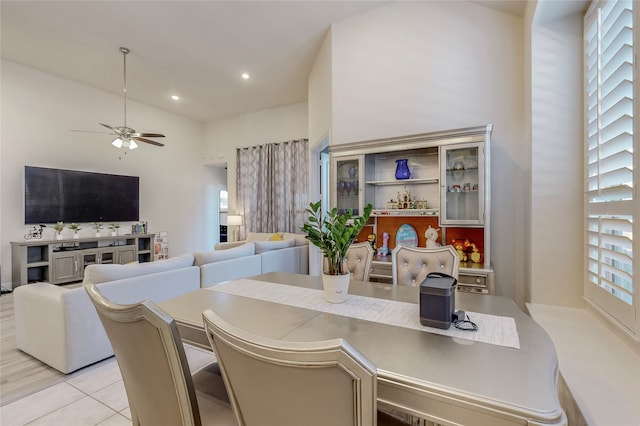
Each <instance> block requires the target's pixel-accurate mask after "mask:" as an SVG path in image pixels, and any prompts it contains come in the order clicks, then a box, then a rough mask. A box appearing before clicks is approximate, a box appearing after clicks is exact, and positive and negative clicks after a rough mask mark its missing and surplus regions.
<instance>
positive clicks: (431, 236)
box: [424, 225, 441, 248]
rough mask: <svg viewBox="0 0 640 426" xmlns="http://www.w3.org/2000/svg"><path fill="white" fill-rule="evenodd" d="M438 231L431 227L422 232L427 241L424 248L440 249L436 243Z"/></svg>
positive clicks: (438, 229)
mask: <svg viewBox="0 0 640 426" xmlns="http://www.w3.org/2000/svg"><path fill="white" fill-rule="evenodd" d="M438 231H440V228H437V229H436V228H432V227H431V225H429V227H428V228H427V230H426V231H424V236H425V238H426V239H427V244H426V246H425V247H426V248H436V247H440V245H441V244H440V243H439V242H438Z"/></svg>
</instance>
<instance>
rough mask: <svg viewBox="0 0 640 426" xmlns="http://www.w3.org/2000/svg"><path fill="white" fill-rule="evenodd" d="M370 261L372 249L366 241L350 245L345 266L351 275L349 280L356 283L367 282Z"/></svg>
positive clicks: (371, 259)
mask: <svg viewBox="0 0 640 426" xmlns="http://www.w3.org/2000/svg"><path fill="white" fill-rule="evenodd" d="M372 261H373V247H371V244H369V243H368V242H367V241H365V242H363V243H354V244H351V245H350V246H349V248H348V249H347V255H346V256H345V262H346V264H347V265H346V266H347V269H348V270H349V272H350V273H351V278H352V279H354V280H356V281H369V272H371V262H372Z"/></svg>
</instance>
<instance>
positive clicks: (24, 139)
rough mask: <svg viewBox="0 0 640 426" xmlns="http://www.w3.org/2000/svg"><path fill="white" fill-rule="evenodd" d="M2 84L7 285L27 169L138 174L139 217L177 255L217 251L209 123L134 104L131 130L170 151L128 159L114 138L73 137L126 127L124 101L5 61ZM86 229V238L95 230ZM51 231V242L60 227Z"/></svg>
mask: <svg viewBox="0 0 640 426" xmlns="http://www.w3.org/2000/svg"><path fill="white" fill-rule="evenodd" d="M1 78H2V80H1V84H2V93H1V96H2V97H1V107H2V111H1V114H2V115H1V119H2V130H1V139H0V142H1V145H0V153H1V160H0V166H1V168H0V170H1V178H2V181H1V189H2V194H1V205H2V221H1V223H0V235H1V238H0V242H1V250H2V253H1V257H2V265H3V267H2V285H3V286H6V287H10V285H9V284H8V283H9V282H10V280H11V268H10V265H11V250H10V244H9V242H10V241H23V235H24V234H25V233H26V232H27V231H28V230H29V229H30V228H31V226H26V225H25V224H24V199H23V197H24V195H23V193H24V166H25V165H33V166H43V167H54V168H67V169H75V170H86V171H93V172H100V173H114V174H125V175H134V176H139V177H140V218H141V220H146V221H148V223H149V229H150V231H152V232H155V231H167V232H168V238H169V254H170V256H175V255H178V254H182V253H187V252H192V251H194V250H204V249H207V248H212V247H213V244H214V242H215V241H214V238H215V230H216V229H217V225H218V218H217V214H215V212H216V208H217V206H216V202H217V201H216V199H217V192H216V191H213V190H212V189H211V188H212V187H213V186H215V185H219V184H220V183H216V180H219V179H220V177H219V176H218V175H216V173H215V171H214V170H212V169H211V168H207V167H206V166H205V165H204V164H203V161H202V150H203V140H204V125H203V124H201V123H198V122H195V121H192V120H189V119H185V118H182V117H179V116H177V115H174V114H171V113H167V112H164V111H161V110H158V109H156V108H151V107H148V106H146V105H142V104H139V103H137V102H133V101H130V102H128V108H127V121H128V123H127V124H129V125H130V126H131V127H133V128H135V129H137V130H140V131H153V132H161V133H164V134H165V135H166V138H165V139H164V141H163V142H164V143H165V145H166V146H165V147H163V148H159V147H154V146H151V145H145V144H140V145H141V146H140V148H138V149H136V150H135V151H131V152H128V153H127V154H126V155H124V151H121V150H117V149H116V148H114V147H113V146H112V145H111V144H110V137H109V136H108V135H99V134H90V133H75V132H70V131H69V130H70V129H81V130H93V131H101V128H100V126H99V125H98V123H99V122H102V123H107V124H112V125H121V124H122V120H123V100H122V97H120V96H116V95H112V94H109V93H105V92H101V91H99V90H95V89H92V88H89V87H87V86H84V85H81V84H77V83H75V82H72V81H69V80H65V79H62V78H59V77H56V76H53V75H51V74H46V73H43V72H40V71H38V70H35V69H33V68H29V67H24V66H22V65H18V64H16V63H13V62H9V61H4V60H3V61H2V77H1ZM130 91H132V90H130ZM222 184H224V182H222ZM214 195H215V196H216V198H215V199H214ZM83 228H85V230H84V231H81V234H82V233H83V232H84V233H87V232H90V230H89V229H88V228H89V226H84V227H83ZM123 229H125V228H124V227H123ZM46 232H47V234H46V237H47V238H51V237H52V235H53V229H51V228H48V229H46ZM85 235H89V234H85Z"/></svg>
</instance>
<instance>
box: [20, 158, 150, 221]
mask: <svg viewBox="0 0 640 426" xmlns="http://www.w3.org/2000/svg"><path fill="white" fill-rule="evenodd" d="M139 195H140V178H139V177H137V176H121V175H111V174H104V173H92V172H83V171H77V170H61V169H50V168H45V167H32V166H25V168H24V222H25V224H27V225H28V224H34V223H55V222H58V221H63V222H129V221H137V220H138V219H139Z"/></svg>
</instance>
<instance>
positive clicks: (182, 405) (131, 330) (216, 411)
mask: <svg viewBox="0 0 640 426" xmlns="http://www.w3.org/2000/svg"><path fill="white" fill-rule="evenodd" d="M85 289H86V291H87V293H88V294H89V298H90V299H91V302H92V303H93V305H94V306H95V308H96V310H97V312H98V316H99V317H100V321H101V322H102V325H103V326H104V329H105V331H106V332H107V336H108V337H109V341H110V342H111V346H112V347H113V352H114V353H115V356H116V360H117V361H118V366H119V367H120V372H121V373H122V380H123V382H124V387H125V390H126V392H127V398H128V400H129V407H130V410H131V420H132V422H133V425H134V426H138V425H172V426H174V425H176V426H179V425H183V426H187V425H188V426H191V425H216V426H218V425H229V426H231V425H235V424H236V423H235V421H234V419H233V413H232V411H231V408H230V406H229V403H228V399H227V398H228V397H227V396H226V393H225V392H224V391H223V389H224V384H223V382H222V378H221V375H220V373H219V372H218V374H216V371H215V370H216V369H217V364H216V363H214V364H213V365H209V366H208V367H205V368H204V369H203V370H200V371H199V372H197V373H196V375H194V377H192V376H191V373H190V371H189V364H188V363H187V357H186V354H185V350H184V346H183V345H182V341H181V340H180V336H179V334H178V329H177V327H176V323H175V320H174V319H173V318H171V317H170V316H169V315H168V314H167V313H166V312H164V311H163V310H162V309H160V308H159V307H158V306H156V305H155V304H154V303H153V302H150V301H144V302H141V303H136V304H131V305H118V304H115V303H113V302H111V301H109V300H108V299H106V298H105V297H104V296H103V295H102V294H101V293H100V291H99V290H98V288H97V287H96V286H95V285H94V284H87V285H86V286H85ZM194 382H196V383H198V384H202V386H198V388H196V387H195V386H194ZM225 399H227V401H225Z"/></svg>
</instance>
